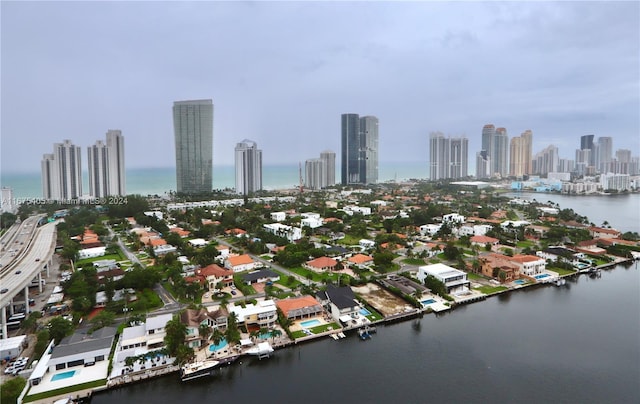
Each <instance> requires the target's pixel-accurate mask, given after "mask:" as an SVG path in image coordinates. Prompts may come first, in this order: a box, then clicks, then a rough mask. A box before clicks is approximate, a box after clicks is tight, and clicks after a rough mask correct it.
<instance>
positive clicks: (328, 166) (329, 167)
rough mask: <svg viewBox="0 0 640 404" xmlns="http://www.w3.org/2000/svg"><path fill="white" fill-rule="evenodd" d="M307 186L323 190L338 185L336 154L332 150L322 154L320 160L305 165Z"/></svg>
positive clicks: (306, 162)
mask: <svg viewBox="0 0 640 404" xmlns="http://www.w3.org/2000/svg"><path fill="white" fill-rule="evenodd" d="M304 174H305V186H306V187H307V188H309V189H322V188H325V187H328V186H331V185H334V184H335V183H336V154H335V153H334V152H332V151H331V150H325V151H323V152H322V153H320V158H318V159H309V160H306V161H305V163H304Z"/></svg>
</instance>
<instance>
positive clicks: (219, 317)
mask: <svg viewBox="0 0 640 404" xmlns="http://www.w3.org/2000/svg"><path fill="white" fill-rule="evenodd" d="M228 317H229V314H228V312H227V310H226V309H223V308H219V309H217V310H214V311H208V310H207V309H205V308H202V309H200V310H193V309H186V310H185V311H183V312H182V314H181V315H180V322H181V323H182V324H184V325H185V326H186V327H187V335H186V337H185V344H186V345H187V346H189V347H191V348H197V347H199V346H201V345H202V344H203V343H206V342H207V339H206V338H205V337H203V336H202V335H201V333H200V327H202V326H204V327H208V328H209V329H210V330H215V329H218V330H220V331H223V330H225V329H226V328H227V319H228Z"/></svg>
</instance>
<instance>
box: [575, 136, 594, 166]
mask: <svg viewBox="0 0 640 404" xmlns="http://www.w3.org/2000/svg"><path fill="white" fill-rule="evenodd" d="M593 137H594V135H584V136H580V150H589V161H587V162H585V164H586V167H589V166H595V164H596V150H595V145H594V143H593ZM576 163H577V160H576Z"/></svg>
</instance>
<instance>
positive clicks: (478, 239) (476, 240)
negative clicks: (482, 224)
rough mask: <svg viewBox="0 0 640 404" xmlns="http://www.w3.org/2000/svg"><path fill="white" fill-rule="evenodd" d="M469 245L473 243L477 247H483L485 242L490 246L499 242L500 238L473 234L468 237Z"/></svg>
mask: <svg viewBox="0 0 640 404" xmlns="http://www.w3.org/2000/svg"><path fill="white" fill-rule="evenodd" d="M469 241H470V242H471V245H475V246H478V247H485V246H486V245H487V244H490V245H491V246H497V245H498V243H500V240H498V239H497V238H493V237H489V236H473V237H471V238H470V239H469Z"/></svg>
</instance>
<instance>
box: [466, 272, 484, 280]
mask: <svg viewBox="0 0 640 404" xmlns="http://www.w3.org/2000/svg"><path fill="white" fill-rule="evenodd" d="M467 278H469V279H470V280H472V281H478V280H481V279H487V278H485V277H484V276H482V275H478V274H476V273H473V272H467Z"/></svg>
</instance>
